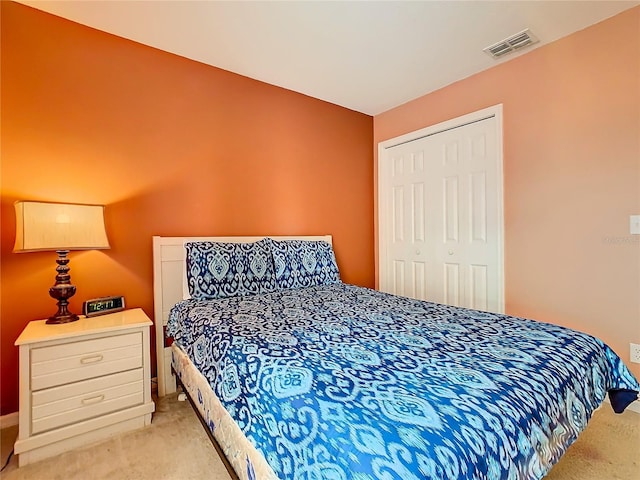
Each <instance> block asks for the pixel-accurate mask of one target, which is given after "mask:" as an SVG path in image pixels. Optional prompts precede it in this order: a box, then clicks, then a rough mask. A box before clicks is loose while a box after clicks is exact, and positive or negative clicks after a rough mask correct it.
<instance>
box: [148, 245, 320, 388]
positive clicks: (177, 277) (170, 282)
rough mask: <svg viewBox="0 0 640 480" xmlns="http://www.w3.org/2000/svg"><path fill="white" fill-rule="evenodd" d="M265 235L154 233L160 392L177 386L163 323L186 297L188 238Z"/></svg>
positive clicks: (154, 295) (155, 310)
mask: <svg viewBox="0 0 640 480" xmlns="http://www.w3.org/2000/svg"><path fill="white" fill-rule="evenodd" d="M262 238H264V236H262V237H153V310H154V323H155V329H156V360H157V366H158V396H160V397H163V396H165V395H166V394H168V393H173V392H175V390H176V382H175V379H174V378H173V375H172V373H171V349H170V348H168V347H165V341H164V327H165V325H166V324H167V319H168V317H169V311H170V310H171V307H173V306H174V305H175V304H176V303H178V302H179V301H180V300H182V298H183V289H184V284H185V282H186V280H185V278H186V275H185V272H186V255H185V249H184V244H185V242H229V243H244V242H257V241H258V240H260V239H262ZM270 238H273V239H275V240H324V241H325V242H329V243H330V244H332V243H333V242H332V237H331V235H318V236H291V237H286V236H285V237H281V236H277V237H270Z"/></svg>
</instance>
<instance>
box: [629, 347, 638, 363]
mask: <svg viewBox="0 0 640 480" xmlns="http://www.w3.org/2000/svg"><path fill="white" fill-rule="evenodd" d="M629 347H630V351H631V353H630V356H631V362H632V363H640V345H638V344H637V343H630V344H629Z"/></svg>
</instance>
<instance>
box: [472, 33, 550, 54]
mask: <svg viewBox="0 0 640 480" xmlns="http://www.w3.org/2000/svg"><path fill="white" fill-rule="evenodd" d="M538 42H539V40H538V38H537V37H536V36H535V35H534V34H533V33H531V31H530V30H529V29H528V28H527V29H526V30H523V31H522V32H520V33H516V34H515V35H511V36H510V37H509V38H505V39H504V40H500V41H499V42H498V43H494V44H493V45H490V46H488V47H487V48H484V49H483V51H484V52H487V54H489V55H491V56H492V57H493V58H500V57H504V56H505V55H507V54H508V53H512V52H515V51H516V50H520V49H521V48H524V47H528V46H529V45H533V44H534V43H538Z"/></svg>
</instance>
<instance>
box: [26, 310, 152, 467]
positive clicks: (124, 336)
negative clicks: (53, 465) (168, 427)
mask: <svg viewBox="0 0 640 480" xmlns="http://www.w3.org/2000/svg"><path fill="white" fill-rule="evenodd" d="M151 324H152V322H151V320H150V319H149V317H147V316H146V315H145V313H144V312H143V311H142V310H141V309H139V308H137V309H132V310H124V311H122V312H116V313H111V314H107V315H102V316H98V317H92V318H81V319H80V320H78V321H77V322H72V323H66V324H62V325H47V324H46V323H45V320H36V321H33V322H30V323H29V324H28V325H27V326H26V328H25V329H24V330H23V332H22V334H20V336H19V337H18V339H17V340H16V343H15V344H16V345H17V346H19V347H20V413H19V421H20V428H19V433H18V439H17V440H16V443H15V453H16V454H17V455H19V457H18V463H19V465H20V466H23V465H27V464H29V463H32V462H35V461H38V460H41V459H43V458H47V457H50V456H53V455H57V454H59V453H61V452H64V451H66V450H70V449H73V448H77V447H79V446H84V445H87V444H89V443H92V442H95V441H98V440H101V439H104V438H106V437H109V436H111V435H114V434H117V433H121V432H125V431H127V430H132V429H136V428H140V427H143V426H145V425H149V424H150V423H151V414H152V412H153V411H154V410H155V405H154V403H153V400H152V399H151V364H150V354H149V345H150V343H149V326H150V325H151Z"/></svg>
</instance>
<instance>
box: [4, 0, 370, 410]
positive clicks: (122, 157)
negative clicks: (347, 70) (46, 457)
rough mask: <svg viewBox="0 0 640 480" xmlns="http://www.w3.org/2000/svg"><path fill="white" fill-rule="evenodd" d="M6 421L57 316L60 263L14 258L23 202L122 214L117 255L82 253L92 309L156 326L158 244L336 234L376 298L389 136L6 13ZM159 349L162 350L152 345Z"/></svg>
mask: <svg viewBox="0 0 640 480" xmlns="http://www.w3.org/2000/svg"><path fill="white" fill-rule="evenodd" d="M1 9H2V10H1V15H2V64H1V67H2V90H1V94H2V118H1V120H2V132H1V133H2V152H1V153H2V170H1V175H2V176H1V182H2V183H1V185H2V199H1V210H0V214H1V219H2V243H1V289H2V291H1V310H0V312H1V342H2V343H1V346H0V347H1V350H2V364H1V367H2V381H1V385H0V388H1V400H2V402H1V403H2V405H1V408H2V409H1V413H2V414H7V413H10V412H13V411H16V410H17V408H18V393H17V387H18V383H17V371H18V351H17V348H15V347H13V342H14V341H15V339H16V338H17V336H18V335H19V333H20V331H21V330H22V328H23V327H24V326H25V324H26V323H27V322H28V321H29V320H32V319H37V318H44V317H47V316H49V315H51V314H53V313H54V312H55V302H54V300H52V299H51V298H49V296H48V289H49V287H50V286H51V285H52V284H53V281H54V278H53V277H54V276H55V254H54V253H53V252H51V253H27V254H14V253H12V251H11V250H12V247H13V241H14V228H15V218H14V212H13V202H14V201H15V200H18V199H29V200H47V201H57V202H84V203H98V204H104V205H106V207H107V208H106V223H107V232H108V235H109V239H110V242H111V245H112V248H111V249H110V250H106V251H100V252H97V251H94V252H76V253H72V254H71V263H70V266H71V275H72V281H73V283H74V284H75V285H76V286H77V287H78V293H77V294H76V295H75V297H73V299H72V301H71V306H72V309H73V310H74V311H76V312H78V311H79V310H80V309H81V304H82V301H83V300H86V299H87V298H94V297H97V296H104V295H117V294H123V295H125V297H126V300H127V303H128V305H129V306H131V307H142V308H144V310H145V311H146V312H147V314H149V315H150V316H152V315H153V306H152V305H153V303H152V251H151V237H152V235H252V234H255V235H267V234H271V235H278V234H280V235H283V234H326V233H329V234H332V235H333V236H334V242H335V249H336V255H337V259H338V264H339V266H340V268H341V271H342V276H343V279H344V280H345V281H348V282H351V283H356V284H361V285H365V286H373V284H374V267H373V166H372V161H371V159H372V158H373V138H372V132H373V122H372V118H371V117H370V116H367V115H363V114H359V113H356V112H353V111H351V110H347V109H344V108H341V107H338V106H335V105H332V104H329V103H326V102H322V101H320V100H316V99H313V98H310V97H307V96H304V95H300V94H296V93H293V92H291V91H288V90H284V89H281V88H277V87H274V86H270V85H267V84H264V83H261V82H258V81H255V80H251V79H248V78H245V77H241V76H238V75H235V74H232V73H229V72H225V71H223V70H220V69H217V68H213V67H210V66H206V65H203V64H200V63H197V62H194V61H190V60H187V59H184V58H181V57H178V56H174V55H171V54H168V53H165V52H161V51H159V50H155V49H152V48H149V47H145V46H143V45H139V44H136V43H133V42H130V41H127V40H124V39H121V38H117V37H114V36H112V35H108V34H105V33H102V32H99V31H96V30H93V29H90V28H87V27H84V26H81V25H78V24H74V23H72V22H69V21H66V20H63V19H61V18H58V17H55V16H52V15H49V14H45V13H42V12H40V11H37V10H34V9H31V8H29V7H26V6H23V5H20V4H15V3H8V2H4V1H3V2H1ZM152 345H153V343H152Z"/></svg>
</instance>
